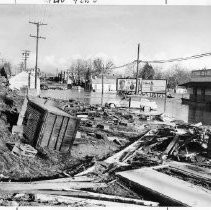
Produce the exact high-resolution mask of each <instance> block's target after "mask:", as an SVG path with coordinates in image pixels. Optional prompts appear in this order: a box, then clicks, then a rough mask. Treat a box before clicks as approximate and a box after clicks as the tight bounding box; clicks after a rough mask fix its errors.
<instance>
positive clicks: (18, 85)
mask: <svg viewBox="0 0 211 210" xmlns="http://www.w3.org/2000/svg"><path fill="white" fill-rule="evenodd" d="M9 84H10V86H9V87H10V89H12V90H15V89H17V90H21V89H27V88H28V86H30V87H29V88H30V89H35V76H34V75H33V74H29V73H28V72H26V71H22V72H21V73H19V74H17V75H15V76H13V77H11V78H10V79H9ZM39 93H40V79H39V78H37V94H39Z"/></svg>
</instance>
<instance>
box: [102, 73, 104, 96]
mask: <svg viewBox="0 0 211 210" xmlns="http://www.w3.org/2000/svg"><path fill="white" fill-rule="evenodd" d="M103 93H104V78H103V73H102V95H103Z"/></svg>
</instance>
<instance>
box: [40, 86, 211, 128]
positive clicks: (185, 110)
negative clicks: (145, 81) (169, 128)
mask: <svg viewBox="0 0 211 210" xmlns="http://www.w3.org/2000/svg"><path fill="white" fill-rule="evenodd" d="M41 97H51V98H56V99H63V100H69V99H75V100H78V101H81V102H84V103H87V104H104V103H106V102H108V103H121V104H122V105H124V106H128V104H129V102H128V100H122V99H121V97H120V96H118V95H116V93H104V94H103V97H102V94H101V93H98V92H84V91H83V90H81V91H78V90H51V89H49V90H42V93H41ZM181 97H182V95H174V98H167V99H166V102H165V99H164V98H147V99H149V100H150V101H155V102H156V103H157V105H158V113H165V114H166V115H168V116H170V117H173V118H174V119H176V120H184V121H185V122H189V123H198V122H202V124H204V125H211V110H205V109H204V108H202V107H197V106H189V105H184V104H182V103H181ZM139 100H140V97H138V98H137V97H135V98H132V102H133V101H139Z"/></svg>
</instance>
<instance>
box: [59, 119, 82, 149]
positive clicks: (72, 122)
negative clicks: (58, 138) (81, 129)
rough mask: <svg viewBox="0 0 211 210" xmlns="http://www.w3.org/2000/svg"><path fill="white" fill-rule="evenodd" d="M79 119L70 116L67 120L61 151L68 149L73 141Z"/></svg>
mask: <svg viewBox="0 0 211 210" xmlns="http://www.w3.org/2000/svg"><path fill="white" fill-rule="evenodd" d="M79 122H80V120H79V119H75V118H70V119H69V121H68V126H67V129H66V132H65V136H64V139H63V141H62V147H61V151H62V152H67V151H69V150H70V148H71V146H72V144H73V141H74V139H75V135H76V132H77V128H78V126H79Z"/></svg>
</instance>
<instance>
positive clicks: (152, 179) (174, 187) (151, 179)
mask: <svg viewBox="0 0 211 210" xmlns="http://www.w3.org/2000/svg"><path fill="white" fill-rule="evenodd" d="M170 165H171V164H168V165H164V166H156V167H151V168H142V169H136V170H129V171H123V172H118V173H116V174H117V175H118V176H119V177H120V178H122V179H124V180H125V181H128V182H130V183H133V184H134V185H135V186H137V187H138V188H143V189H145V190H147V191H149V192H152V193H153V194H155V195H159V197H162V198H163V199H164V200H165V199H167V200H170V201H172V203H177V204H178V205H183V206H193V207H205V206H207V207H209V206H211V191H210V190H208V189H205V188H203V187H200V186H197V185H194V184H192V183H190V182H187V181H184V180H181V179H179V178H177V177H173V176H170V175H167V174H165V173H162V172H159V171H157V170H160V169H162V168H170ZM175 165H176V164H174V166H175Z"/></svg>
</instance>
